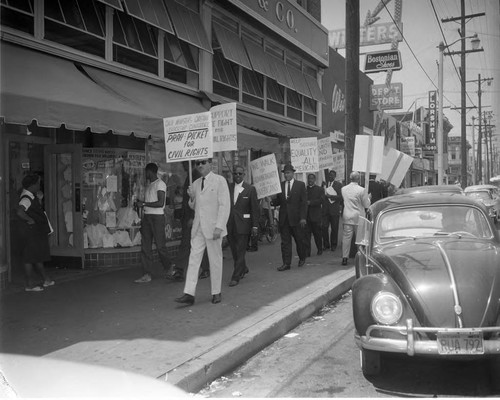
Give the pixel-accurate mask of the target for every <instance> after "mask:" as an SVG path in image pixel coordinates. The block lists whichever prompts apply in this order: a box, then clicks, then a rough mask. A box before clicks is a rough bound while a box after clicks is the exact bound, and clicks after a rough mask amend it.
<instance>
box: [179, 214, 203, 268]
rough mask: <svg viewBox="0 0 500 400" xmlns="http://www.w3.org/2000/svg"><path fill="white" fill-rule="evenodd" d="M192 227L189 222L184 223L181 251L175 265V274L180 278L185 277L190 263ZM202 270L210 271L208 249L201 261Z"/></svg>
mask: <svg viewBox="0 0 500 400" xmlns="http://www.w3.org/2000/svg"><path fill="white" fill-rule="evenodd" d="M191 226H192V224H188V221H182V225H181V227H182V236H181V243H180V245H179V251H178V252H177V256H176V258H175V265H174V272H176V273H177V274H179V275H180V276H184V273H185V271H186V268H187V266H188V263H189V254H191ZM201 270H202V271H209V270H210V264H209V262H208V254H207V250H206V249H205V252H204V253H203V258H202V260H201Z"/></svg>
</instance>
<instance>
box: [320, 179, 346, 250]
mask: <svg viewBox="0 0 500 400" xmlns="http://www.w3.org/2000/svg"><path fill="white" fill-rule="evenodd" d="M336 177H337V173H336V172H335V171H334V170H333V169H330V171H328V179H327V181H326V182H325V183H324V184H323V187H324V190H325V197H324V201H323V247H324V249H331V251H335V249H336V248H337V243H338V233H339V221H340V214H341V213H342V194H341V192H342V184H341V183H340V182H339V181H336V180H335V178H336ZM329 231H331V232H329Z"/></svg>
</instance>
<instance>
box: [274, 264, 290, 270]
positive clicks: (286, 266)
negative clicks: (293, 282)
mask: <svg viewBox="0 0 500 400" xmlns="http://www.w3.org/2000/svg"><path fill="white" fill-rule="evenodd" d="M277 269H278V271H286V270H287V269H290V266H289V265H286V264H283V265H282V266H281V267H278V268H277Z"/></svg>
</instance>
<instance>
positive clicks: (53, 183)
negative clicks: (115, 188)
mask: <svg viewBox="0 0 500 400" xmlns="http://www.w3.org/2000/svg"><path fill="white" fill-rule="evenodd" d="M44 161H45V182H46V184H45V196H46V200H45V205H46V211H47V214H48V216H49V219H50V222H51V224H52V228H53V229H54V233H53V234H52V235H51V236H50V252H51V255H52V256H56V257H80V258H81V262H80V265H81V266H82V267H83V261H84V253H83V228H82V202H81V190H82V186H81V185H82V182H81V181H82V179H81V177H82V173H81V168H82V146H81V145H79V144H57V145H54V144H53V145H48V146H45V148H44Z"/></svg>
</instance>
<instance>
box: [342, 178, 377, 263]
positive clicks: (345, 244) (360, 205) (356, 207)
mask: <svg viewBox="0 0 500 400" xmlns="http://www.w3.org/2000/svg"><path fill="white" fill-rule="evenodd" d="M349 179H350V181H351V183H349V184H348V185H346V186H344V187H343V188H342V198H343V200H344V211H343V214H342V220H343V227H344V230H343V235H342V265H347V259H348V258H349V250H350V249H351V240H352V236H353V234H354V230H355V229H356V228H357V226H358V220H359V216H360V215H364V213H365V208H368V207H370V198H369V196H368V188H363V187H362V186H359V172H357V171H353V172H351V175H350V176H349Z"/></svg>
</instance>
